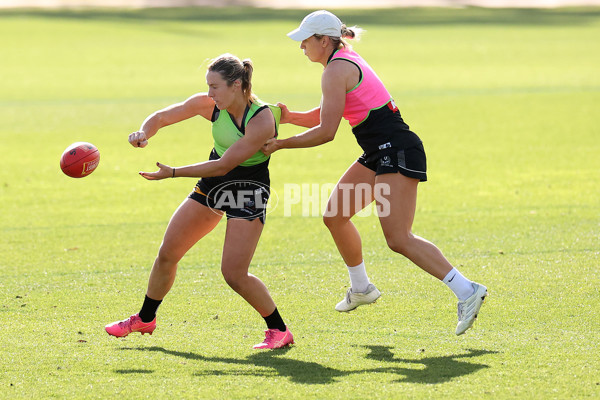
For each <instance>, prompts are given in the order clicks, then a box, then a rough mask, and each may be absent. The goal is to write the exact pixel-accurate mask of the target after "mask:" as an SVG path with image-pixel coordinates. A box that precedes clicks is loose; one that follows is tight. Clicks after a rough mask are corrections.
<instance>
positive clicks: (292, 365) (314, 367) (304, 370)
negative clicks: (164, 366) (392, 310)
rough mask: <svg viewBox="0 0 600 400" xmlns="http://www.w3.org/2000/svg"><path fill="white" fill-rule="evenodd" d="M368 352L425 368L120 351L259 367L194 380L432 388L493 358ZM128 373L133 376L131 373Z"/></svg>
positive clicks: (267, 354)
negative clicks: (274, 379) (359, 381)
mask: <svg viewBox="0 0 600 400" xmlns="http://www.w3.org/2000/svg"><path fill="white" fill-rule="evenodd" d="M363 347H364V348H366V349H368V350H369V351H370V352H369V353H368V354H367V356H366V358H367V359H371V360H377V361H380V362H387V363H391V364H399V363H400V364H409V365H410V364H415V365H419V366H421V365H424V366H425V368H422V367H417V368H410V367H400V366H395V365H393V366H389V367H380V368H370V369H362V370H339V369H335V368H329V367H325V366H323V365H321V364H318V363H316V362H310V361H301V360H294V359H292V358H287V357H280V356H282V355H284V354H286V353H287V352H288V351H289V350H290V348H285V349H279V350H272V351H259V352H256V353H254V354H252V355H250V356H248V357H246V358H230V357H206V356H203V355H201V354H196V353H192V352H179V351H174V350H167V349H165V348H164V347H156V346H155V347H137V348H123V349H122V350H136V351H149V352H157V353H163V354H167V355H171V356H176V357H181V358H185V359H187V360H195V361H203V362H209V363H224V364H231V365H234V366H235V365H238V366H250V367H260V368H261V369H260V370H256V369H245V370H241V371H240V370H235V371H230V370H222V369H221V370H219V369H212V370H211V369H203V370H202V371H201V372H197V373H195V374H194V375H195V376H207V375H210V376H218V375H232V376H239V375H249V376H280V377H287V378H289V380H290V381H292V382H294V383H301V384H316V385H323V384H330V383H334V382H335V380H336V378H339V377H343V376H349V375H353V374H365V373H387V374H396V375H400V376H401V378H400V379H398V380H397V381H396V382H411V383H423V384H435V383H443V382H447V381H449V380H451V379H453V378H457V377H460V376H465V375H469V374H472V373H474V372H476V371H478V370H480V369H482V368H489V367H488V366H487V365H485V364H476V363H469V362H466V361H461V360H459V359H467V358H471V357H478V356H482V355H485V354H494V353H496V352H495V351H487V350H472V349H469V350H468V353H466V354H458V355H450V356H443V357H420V358H418V359H414V360H410V359H401V358H394V355H393V354H392V352H391V350H392V348H391V347H386V346H363ZM132 373H135V371H133V372H132Z"/></svg>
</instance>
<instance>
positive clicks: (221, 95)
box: [206, 71, 240, 110]
mask: <svg viewBox="0 0 600 400" xmlns="http://www.w3.org/2000/svg"><path fill="white" fill-rule="evenodd" d="M206 84H207V85H208V97H210V98H211V99H213V101H214V102H215V104H216V106H217V108H218V109H219V110H225V109H226V108H227V107H229V106H230V105H231V104H232V103H233V101H234V100H235V96H236V93H237V89H238V88H239V87H240V82H239V81H235V82H233V84H231V85H228V84H227V81H226V80H225V79H223V78H222V77H221V74H220V73H219V72H216V71H208V72H207V73H206Z"/></svg>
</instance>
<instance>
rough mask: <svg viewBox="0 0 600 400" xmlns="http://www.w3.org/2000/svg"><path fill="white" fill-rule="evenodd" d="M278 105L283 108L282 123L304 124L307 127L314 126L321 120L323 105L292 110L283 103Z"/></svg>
mask: <svg viewBox="0 0 600 400" xmlns="http://www.w3.org/2000/svg"><path fill="white" fill-rule="evenodd" d="M277 107H279V108H281V121H280V123H282V124H292V125H296V126H303V127H305V128H314V127H315V126H317V125H319V123H320V122H321V107H316V108H313V109H312V110H308V111H304V112H301V111H290V110H289V109H288V108H287V106H286V105H285V104H283V103H277Z"/></svg>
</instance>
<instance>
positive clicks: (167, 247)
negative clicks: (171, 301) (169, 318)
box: [146, 198, 222, 300]
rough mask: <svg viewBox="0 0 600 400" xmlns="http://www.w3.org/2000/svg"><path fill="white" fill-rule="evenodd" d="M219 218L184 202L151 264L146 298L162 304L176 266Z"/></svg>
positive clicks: (172, 219) (216, 214)
mask: <svg viewBox="0 0 600 400" xmlns="http://www.w3.org/2000/svg"><path fill="white" fill-rule="evenodd" d="M221 216H222V214H221V213H220V212H217V211H215V210H211V209H210V208H208V207H206V206H204V205H202V204H200V203H198V202H197V201H195V200H192V199H189V198H188V199H185V200H184V201H183V202H182V203H181V205H180V206H179V208H177V210H176V211H175V213H174V214H173V216H172V217H171V221H169V225H168V226H167V230H166V232H165V236H164V239H163V242H162V244H161V246H160V249H159V251H158V256H157V257H156V259H155V260H154V265H153V266H152V272H151V273H150V279H149V281H148V290H147V292H146V294H147V295H148V297H150V298H151V299H154V300H162V299H163V298H164V297H165V296H166V295H167V293H169V290H170V289H171V286H173V282H174V281H175V275H176V273H177V263H178V262H179V260H181V258H182V257H183V256H184V255H185V253H187V252H188V250H189V249H190V248H191V247H192V246H193V245H194V244H196V242H198V241H199V240H200V239H202V238H203V237H204V236H206V235H207V234H208V233H209V232H210V231H212V230H213V229H214V228H215V226H217V224H218V223H219V221H220V220H221Z"/></svg>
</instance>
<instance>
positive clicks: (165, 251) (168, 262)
mask: <svg viewBox="0 0 600 400" xmlns="http://www.w3.org/2000/svg"><path fill="white" fill-rule="evenodd" d="M180 259H181V256H180V255H179V254H177V253H176V252H175V251H173V250H172V249H171V248H169V246H165V245H164V243H163V244H162V245H161V246H160V249H159V250H158V255H157V256H156V261H157V264H158V265H159V267H161V268H171V267H173V266H176V265H177V263H178V262H179V260H180Z"/></svg>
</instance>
